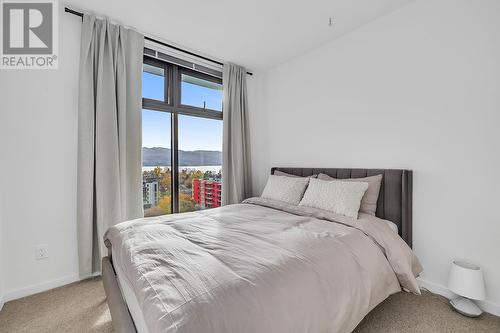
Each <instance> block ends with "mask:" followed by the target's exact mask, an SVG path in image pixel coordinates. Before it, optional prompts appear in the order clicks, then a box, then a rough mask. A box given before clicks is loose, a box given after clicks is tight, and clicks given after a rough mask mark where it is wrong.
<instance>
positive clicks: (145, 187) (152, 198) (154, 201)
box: [142, 181, 159, 207]
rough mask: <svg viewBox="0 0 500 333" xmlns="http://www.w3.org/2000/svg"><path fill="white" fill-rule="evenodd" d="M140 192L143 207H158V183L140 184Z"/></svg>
mask: <svg viewBox="0 0 500 333" xmlns="http://www.w3.org/2000/svg"><path fill="white" fill-rule="evenodd" d="M142 191H143V192H144V193H143V196H142V197H143V199H144V205H150V207H154V206H156V205H158V200H159V195H158V191H159V188H158V182H157V181H149V182H143V183H142Z"/></svg>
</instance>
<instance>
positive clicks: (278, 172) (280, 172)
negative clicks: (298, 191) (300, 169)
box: [274, 170, 318, 178]
mask: <svg viewBox="0 0 500 333" xmlns="http://www.w3.org/2000/svg"><path fill="white" fill-rule="evenodd" d="M274 175H275V176H284V177H294V178H302V176H297V175H292V174H289V173H286V172H283V171H279V170H274ZM307 178H318V175H310V176H307Z"/></svg>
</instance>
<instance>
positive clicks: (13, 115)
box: [0, 7, 81, 300]
mask: <svg viewBox="0 0 500 333" xmlns="http://www.w3.org/2000/svg"><path fill="white" fill-rule="evenodd" d="M61 10H62V7H61ZM59 23H60V24H59V38H60V42H59V45H60V47H59V49H60V51H59V69H58V70H52V71H48V70H35V71H33V70H9V71H7V70H1V71H0V94H1V98H0V100H1V110H0V126H1V130H0V142H2V164H3V171H2V172H1V173H0V177H1V178H0V184H1V186H0V192H2V193H1V194H2V195H1V198H2V199H1V200H2V201H1V202H2V208H3V211H2V216H1V217H0V218H1V220H2V222H3V229H2V236H3V237H2V242H3V244H2V245H3V250H4V251H3V264H4V273H5V274H2V275H1V276H2V278H3V280H4V281H3V282H4V296H5V298H6V299H7V300H9V299H12V298H17V297H20V296H25V295H27V294H30V293H33V292H37V291H41V290H44V289H48V288H50V287H54V286H58V285H61V284H64V283H67V282H71V281H74V280H76V279H77V278H78V270H77V269H78V261H77V247H76V222H75V217H76V148H77V86H78V81H77V80H78V59H79V48H80V26H81V21H80V20H79V19H78V18H77V17H74V16H72V15H67V14H64V13H62V11H61V13H60V15H59ZM39 244H47V245H48V250H49V258H48V259H45V260H40V261H37V260H35V247H36V246H37V245H39Z"/></svg>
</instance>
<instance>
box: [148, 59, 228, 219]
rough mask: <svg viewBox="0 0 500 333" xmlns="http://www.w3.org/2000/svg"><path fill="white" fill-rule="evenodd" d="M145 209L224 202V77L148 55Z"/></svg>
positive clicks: (150, 212)
mask: <svg viewBox="0 0 500 333" xmlns="http://www.w3.org/2000/svg"><path fill="white" fill-rule="evenodd" d="M142 80H143V93H142V94H143V111H142V114H143V126H142V129H143V133H142V138H143V148H142V153H143V199H144V215H145V216H156V215H163V214H170V213H177V212H189V211H194V210H200V209H206V208H213V207H218V206H220V203H221V201H220V200H221V188H222V175H221V168H222V80H221V79H220V78H218V77H214V76H210V75H207V74H202V73H198V72H195V71H192V70H189V69H185V68H182V67H179V66H176V65H173V64H169V63H167V62H163V61H159V60H157V59H152V58H149V57H145V59H144V67H143V76H142Z"/></svg>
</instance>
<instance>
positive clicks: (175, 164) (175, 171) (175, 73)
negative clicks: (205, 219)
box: [170, 66, 180, 213]
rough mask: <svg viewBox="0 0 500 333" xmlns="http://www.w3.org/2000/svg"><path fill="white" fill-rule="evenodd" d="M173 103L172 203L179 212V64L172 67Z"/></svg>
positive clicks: (175, 211) (174, 209)
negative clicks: (177, 107) (177, 108)
mask: <svg viewBox="0 0 500 333" xmlns="http://www.w3.org/2000/svg"><path fill="white" fill-rule="evenodd" d="M171 72H172V75H171V79H172V85H171V87H172V89H171V90H170V91H171V93H172V94H171V96H172V101H171V102H172V105H173V106H174V108H173V111H174V112H172V131H171V132H172V186H173V191H172V198H173V200H172V203H173V212H174V213H178V212H179V197H180V193H179V118H178V115H177V112H176V109H175V107H176V106H177V105H178V102H179V96H180V95H179V94H180V82H179V80H178V79H177V78H178V77H179V70H178V68H177V66H173V67H172V71H171Z"/></svg>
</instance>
